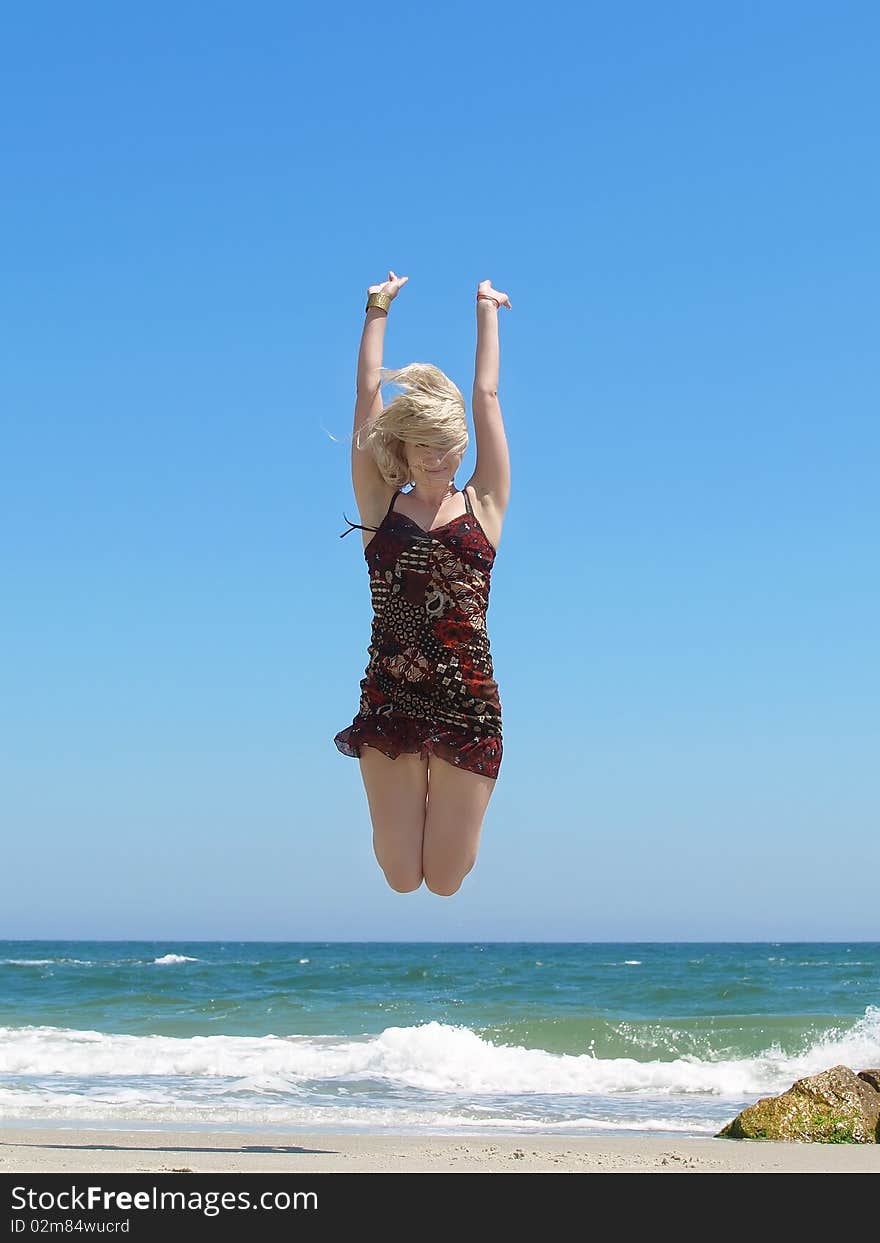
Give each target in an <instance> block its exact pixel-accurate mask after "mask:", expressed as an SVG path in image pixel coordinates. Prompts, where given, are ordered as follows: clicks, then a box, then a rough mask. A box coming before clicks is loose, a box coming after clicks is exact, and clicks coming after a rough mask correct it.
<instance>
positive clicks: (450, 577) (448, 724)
mask: <svg viewBox="0 0 880 1243" xmlns="http://www.w3.org/2000/svg"><path fill="white" fill-rule="evenodd" d="M399 495H400V489H398V490H397V492H395V494H394V496H393V497H392V498H391V503H390V505H389V506H388V512H387V513H386V514H385V517H384V518H383V519H382V522H381V524H380V525H379V526H378V527H362V526H360V524H359V523H356V522H350V521H349V519H348V518H346V519H345V520H346V522H348V523H349V530H347V531H343V532H342V535H341V536H340V539H342V538H343V536H346V535H350V534H351V532H352V531H353V530H355V529H358V530H362V531H375V532H376V534H375V535H374V536H373V538H372V539H371V540H370V542H369V543H368V544H367V546H366V548H365V549H364V556H365V558H366V562H367V567H368V570H369V575H370V594H371V597H372V603H373V626H372V633H371V637H370V646H369V663H368V665H367V668H366V675H365V677H364V678H363V679H362V680H361V684H360V688H361V698H360V706H359V709H358V713H357V716H356V717H355V718H354V720H353V722H352V723H351V725H349V726H348V727H347V728H346V729H343V730H340V732H339V733H338V734H337V735H336V737H335V738H334V742H335V743H336V746H337V747H338V748H339V750H340V751H341V752H342V754H343V755H351V756H359V755H360V753H361V752H360V749H361V745H362V744H363V743H367V744H369V745H370V746H373V747H377V748H378V749H379V750H380V751H383V752H384V753H385V754H386V755H388V756H390V757H391V758H392V759H396V758H397V756H398V755H400V754H401V753H402V752H409V753H418V754H419V755H421V756H422V758H426V757H427V755H428V753H429V752H430V753H432V754H434V755H437V756H439V757H440V758H441V759H443V760H447V761H448V762H449V763H450V764H455V765H456V766H458V767H459V768H464V769H468V770H470V771H471V772H475V773H481V774H483V776H486V777H493V778H496V777H497V776H498V770H499V767H500V765H501V754H502V737H501V701H500V698H499V694H498V683H497V682H496V681H495V679H494V677H493V668H492V655H491V652H490V649H489V637H488V634H487V632H486V612H487V609H488V606H489V585H490V576H491V572H492V566H493V563H494V561H495V548H494V546H493V545H492V544H491V543H490V542H489V540H488V538H487V536H486V533H485V531H484V530H483V528H482V526H481V525H480V522H479V520H478V519H477V517H476V515H475V514H474V511H473V509H472V507H471V500H470V496H469V495H468V492H467V490H466V489H465V491H464V499H465V504H466V505H467V512H466V513H463V514H460V515H459V516H458V517H457V518H452V519H450V521H449V522H445V523H443V525H442V526H439V527H434V529H433V530H431V531H426V530H424V529H423V528H422V527H420V526H419V525H418V523H417V522H415V521H414V520H413V519H412V518H409V517H408V516H407V515H406V514H403V513H400V512H399V511H398V510H396V509H395V508H394V503H395V501H396V500H397V498H398V496H399Z"/></svg>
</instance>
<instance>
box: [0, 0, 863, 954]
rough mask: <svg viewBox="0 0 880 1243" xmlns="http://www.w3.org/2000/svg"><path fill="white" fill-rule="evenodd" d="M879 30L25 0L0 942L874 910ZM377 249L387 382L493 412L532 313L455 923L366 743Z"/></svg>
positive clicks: (767, 935) (636, 929)
mask: <svg viewBox="0 0 880 1243" xmlns="http://www.w3.org/2000/svg"><path fill="white" fill-rule="evenodd" d="M878 51H880V12H878V9H877V7H876V5H874V4H870V3H847V2H844V3H838V4H835V5H830V4H817V3H809V2H798V3H786V2H780V3H774V4H771V5H764V6H753V5H739V4H736V5H708V6H707V5H705V4H703V3H687V2H675V3H671V4H667V5H662V6H659V5H653V4H649V3H626V4H623V5H616V6H608V5H597V4H587V5H574V4H570V5H561V6H551V7H550V8H544V9H542V10H540V12H536V11H535V10H534V9H533V8H530V7H527V6H523V7H517V6H511V5H510V4H503V5H502V4H498V3H488V4H483V5H479V6H477V7H476V8H473V7H471V6H467V7H466V6H465V5H463V4H452V5H446V6H445V7H444V9H443V12H442V16H441V17H439V18H438V17H437V15H436V14H432V13H430V12H429V11H428V10H424V9H418V8H416V9H413V8H412V7H411V6H404V5H401V4H397V3H389V4H383V5H381V6H380V7H379V8H378V9H377V8H375V7H366V8H365V7H363V6H355V5H342V6H337V7H334V8H332V9H327V10H320V9H318V10H316V9H311V8H309V9H307V8H306V7H305V6H299V5H287V4H274V3H253V4H248V5H243V4H240V5H230V4H222V5H211V6H208V5H198V4H180V3H175V4H173V5H171V4H166V3H159V4H155V5H150V6H148V7H143V6H141V7H134V8H132V7H131V6H125V7H124V8H123V9H120V8H119V6H116V5H110V4H106V3H101V4H99V3H88V4H86V5H84V6H78V7H77V8H76V9H73V8H71V7H70V6H67V5H61V4H44V5H40V6H39V7H38V8H34V7H33V6H30V7H28V6H19V7H18V9H16V10H15V11H10V12H8V13H7V15H6V17H5V21H4V39H3V45H2V48H0V62H2V73H0V95H2V103H3V115H4V118H5V120H4V140H3V148H4V174H5V176H4V184H5V189H4V193H3V195H2V198H0V224H2V242H0V245H2V251H3V254H2V270H3V279H2V282H0V316H2V333H0V351H2V367H0V410H2V421H3V442H4V453H3V487H2V499H0V514H2V522H0V549H2V563H3V572H4V588H5V591H4V599H5V607H4V609H3V657H4V658H3V660H2V662H0V670H2V674H0V676H2V683H0V690H2V696H3V703H4V712H3V714H2V719H3V724H2V726H0V730H2V737H0V785H2V790H3V794H2V802H0V815H2V820H3V843H4V844H3V855H4V866H3V868H2V869H0V937H7V938H10V937H23V938H26V937H46V938H53V937H106V938H117V937H119V938H125V937H132V938H137V937H144V938H162V939H164V938H175V937H180V938H186V937H192V938H211V937H223V938H225V937H230V936H233V937H240V938H245V939H251V938H254V939H259V938H267V939H287V938H291V939H301V938H302V939H322V940H323V939H352V940H369V939H415V940H422V939H426V940H428V939H438V940H441V939H445V938H450V939H470V938H483V939H498V940H506V939H517V938H523V939H530V940H542V939H547V940H569V939H570V940H629V939H632V940H664V939H670V940H678V939H682V940H700V939H707V940H725V939H732V940H761V939H770V940H785V939H805V940H809V939H850V938H853V939H859V938H861V939H870V938H876V936H877V928H878V925H877V901H876V885H877V866H878V853H880V847H878V827H880V826H878V787H877V754H878V742H880V730H878V718H877V704H878V700H880V675H878V660H877V636H878V633H880V591H878V576H877V547H878V538H880V521H878V504H877V461H878V450H880V433H878V390H880V375H878V354H877V326H878V311H880V306H878V302H880V294H878V290H880V280H878V277H880V244H878V238H877V229H876V224H877V220H878V218H880V202H878V199H880V193H878V191H880V171H878V170H880V160H878V158H877V154H878V153H877V141H876V118H877V112H878V102H880V100H878V95H880V91H878V87H877V75H876V66H877V57H878ZM389 268H393V269H394V270H395V271H396V272H398V273H399V274H406V275H408V276H409V278H410V279H409V282H408V284H407V285H406V287H405V288H404V289H403V291H402V292H401V294H400V297H399V298H398V300H397V301H396V302H395V304H394V306H393V307H392V313H391V317H390V322H389V324H388V329H387V334H386V352H385V363H386V365H387V366H400V365H402V364H404V363H406V362H409V361H412V360H414V359H420V360H427V361H431V362H434V363H436V364H437V365H438V366H440V367H442V368H443V369H444V370H446V371H447V372H448V373H449V374H450V375H451V376H452V377H453V378H454V379H455V380H456V381H457V382H458V383H459V384H460V386H461V387H462V389H463V391H464V392H465V394H466V395H467V396H468V397H469V396H470V383H471V379H472V374H473V357H474V344H475V325H474V311H473V297H474V293H475V289H476V285H477V283H478V282H479V281H480V280H482V279H484V278H485V277H489V278H490V279H492V280H493V282H494V283H495V285H496V286H497V287H498V288H500V289H503V290H505V291H506V292H508V293H509V294H510V297H511V301H512V304H513V309H512V310H511V311H502V312H501V378H500V385H499V395H500V398H501V403H502V409H503V412H504V416H505V421H506V426H507V430H508V437H509V443H510V452H511V461H512V478H513V488H512V495H511V503H510V507H509V510H508V513H507V517H506V522H505V527H504V533H503V536H502V540H501V543H500V547H499V555H498V559H497V561H496V566H495V570H494V573H493V580H492V595H491V603H490V611H489V631H490V637H491V642H492V652H493V658H494V662H495V673H496V677H497V679H498V682H499V686H500V691H501V699H502V705H503V710H504V731H505V745H504V759H503V762H502V769H501V775H500V777H499V782H498V786H497V789H496V791H495V793H494V795H493V799H492V801H491V803H490V806H489V811H488V813H487V816H486V820H485V823H484V828H483V835H482V845H481V851H480V858H479V860H478V863H477V866H476V868H475V869H474V871H473V872H472V873H471V874H470V876H469V877H467V878H466V880H465V883H464V885H463V886H462V888H461V890H460V891H459V893H458V894H456V895H455V896H454V897H453V898H452V899H446V898H441V897H438V896H436V895H434V894H432V893H430V892H429V891H427V890H426V889H424V888H422V889H421V890H420V891H418V892H416V893H411V894H398V893H395V892H393V891H392V890H391V889H390V888H388V886H387V885H386V883H385V881H384V878H383V876H382V874H381V872H380V871H379V868H378V866H377V864H376V863H375V860H374V858H373V854H372V845H371V830H370V824H369V818H368V814H367V806H366V799H365V795H364V791H363V786H362V783H361V779H360V774H359V768H358V763H357V761H356V760H354V759H351V758H348V757H345V756H342V755H341V754H340V753H339V752H338V751H337V749H336V747H335V746H334V744H333V741H332V739H333V735H334V734H335V733H336V731H337V730H339V729H340V728H342V726H343V725H347V724H348V723H350V721H351V719H352V717H353V715H354V713H355V712H356V711H357V706H358V695H359V691H358V683H359V680H360V678H361V677H362V676H363V672H364V669H365V666H366V662H367V644H368V641H369V625H370V604H369V592H368V584H367V573H366V565H365V563H364V561H363V554H362V546H361V544H360V536H359V534H358V533H355V534H353V535H352V536H351V537H350V538H348V539H346V540H340V539H339V534H340V533H341V532H342V531H343V530H345V527H346V524H345V521H344V519H343V516H342V515H343V510H344V511H345V512H346V513H347V514H348V515H349V516H350V517H352V518H353V519H355V521H357V517H356V507H355V503H354V497H353V493H352V489H351V480H350V475H349V463H348V445H347V441H346V440H345V437H346V435H347V434H348V432H349V431H350V428H351V420H352V410H353V400H354V383H355V361H356V355H357V348H358V342H359V339H360V332H361V328H362V324H363V304H364V294H365V290H366V287H367V285H369V284H371V283H374V282H377V281H380V280H382V279H384V278H385V276H386V275H387V271H388V269H389ZM393 391H394V390H391V391H389V392H388V393H387V396H389V397H390V396H391V395H393ZM334 436H335V437H336V438H337V440H336V441H334V440H333V439H332V437H334ZM474 450H475V445H474V442H473V439H472V441H471V446H470V448H469V450H468V454H467V456H466V457H465V460H464V463H463V465H462V469H461V472H460V475H459V476H458V479H457V482H458V483H459V485H461V484H462V483H463V482H465V481H466V479H467V478H468V476H469V475H470V473H471V470H472V468H473V462H474Z"/></svg>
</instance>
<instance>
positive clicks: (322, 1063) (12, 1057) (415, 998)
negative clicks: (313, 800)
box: [0, 941, 880, 1136]
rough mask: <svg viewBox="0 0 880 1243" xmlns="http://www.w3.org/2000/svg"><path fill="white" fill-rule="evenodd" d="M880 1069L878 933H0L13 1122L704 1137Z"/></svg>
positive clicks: (0, 987) (5, 1081)
mask: <svg viewBox="0 0 880 1243" xmlns="http://www.w3.org/2000/svg"><path fill="white" fill-rule="evenodd" d="M840 1062H843V1063H844V1064H846V1065H847V1066H850V1067H851V1068H852V1069H853V1070H857V1071H858V1070H863V1069H865V1068H867V1067H869V1066H874V1067H876V1066H880V942H852V943H846V942H831V943H819V942H803V943H800V942H799V943H780V942H772V943H743V942H731V943H697V942H675V943H668V944H667V943H662V942H646V943H635V942H625V943H621V944H617V943H613V942H592V943H559V944H557V943H553V942H509V941H504V942H485V943H480V942H470V941H463V942H444V943H438V944H435V943H432V942H328V941H318V942H258V941H161V942H159V941H155V942H154V941H0V1119H2V1121H3V1123H5V1124H12V1123H14V1124H17V1125H29V1124H31V1125H40V1126H46V1125H59V1126H82V1125H88V1126H90V1127H121V1128H125V1129H137V1128H139V1127H143V1128H149V1129H159V1130H162V1129H165V1128H170V1127H186V1128H187V1129H195V1130H198V1129H200V1128H208V1129H211V1130H218V1129H220V1130H222V1129H224V1128H228V1129H233V1128H234V1129H236V1130H249V1129H254V1130H256V1129H259V1130H261V1131H265V1130H275V1129H277V1130H278V1131H279V1132H291V1131H306V1130H310V1131H315V1130H318V1131H323V1130H327V1131H330V1130H337V1131H339V1130H341V1131H349V1130H350V1131H378V1132H381V1131H389V1132H404V1133H413V1134H441V1133H442V1134H456V1135H463V1134H474V1133H478V1132H482V1133H484V1134H485V1133H494V1134H501V1133H508V1134H550V1135H566V1134H570V1135H596V1134H600V1133H609V1132H626V1133H629V1134H632V1133H634V1132H640V1131H641V1132H646V1133H647V1132H650V1133H654V1134H657V1133H669V1134H674V1135H693V1136H699V1135H704V1136H705V1135H713V1134H715V1133H716V1132H717V1131H718V1130H719V1129H720V1128H721V1127H722V1126H723V1125H724V1124H725V1123H726V1122H728V1121H730V1119H731V1118H732V1117H734V1115H735V1114H737V1113H738V1112H739V1111H740V1110H741V1109H742V1108H744V1107H745V1106H746V1105H748V1104H751V1103H752V1102H753V1101H755V1100H757V1098H758V1097H759V1096H767V1095H770V1094H774V1093H777V1092H781V1091H784V1090H785V1089H786V1088H788V1087H790V1086H791V1084H792V1082H793V1081H794V1080H795V1079H797V1078H799V1077H801V1076H802V1075H809V1074H813V1073H815V1072H817V1071H819V1070H823V1069H825V1068H827V1067H829V1066H833V1065H835V1064H837V1063H840Z"/></svg>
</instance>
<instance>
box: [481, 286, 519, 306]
mask: <svg viewBox="0 0 880 1243" xmlns="http://www.w3.org/2000/svg"><path fill="white" fill-rule="evenodd" d="M477 293H478V294H479V293H484V294H488V295H489V297H490V298H495V299H496V300H497V302H498V305H499V307H502V306H506V307H510V309H511V311H512V310H513V307H512V306H510V299H509V298H508V296H507V294H506V293H501V292H500V291H499V290H497V289H493V288H492V282H491V281H480V283H479V285H477Z"/></svg>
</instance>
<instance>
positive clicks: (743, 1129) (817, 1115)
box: [718, 1066, 880, 1144]
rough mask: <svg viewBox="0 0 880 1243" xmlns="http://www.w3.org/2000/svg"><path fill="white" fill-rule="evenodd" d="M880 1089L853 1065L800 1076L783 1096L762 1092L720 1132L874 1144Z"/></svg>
mask: <svg viewBox="0 0 880 1243" xmlns="http://www.w3.org/2000/svg"><path fill="white" fill-rule="evenodd" d="M878 1129H880V1092H877V1091H875V1089H874V1088H873V1087H872V1086H871V1084H870V1083H868V1082H867V1081H866V1080H864V1079H861V1078H859V1076H858V1075H857V1074H856V1073H855V1071H853V1070H850V1068H849V1067H848V1066H832V1067H831V1069H830V1070H823V1071H822V1072H821V1073H820V1074H818V1075H809V1076H807V1077H806V1078H804V1079H798V1080H797V1081H796V1082H795V1083H793V1084H792V1086H791V1087H790V1088H789V1089H788V1091H787V1092H783V1093H782V1094H781V1095H780V1096H762V1097H761V1099H760V1100H759V1101H757V1102H756V1103H755V1104H754V1105H749V1107H748V1108H747V1109H744V1110H743V1111H742V1113H739V1114H737V1116H736V1117H735V1118H734V1119H733V1121H732V1122H729V1123H728V1124H727V1126H726V1127H724V1128H723V1129H722V1130H721V1131H719V1132H718V1137H719V1138H724V1139H784V1140H794V1141H797V1142H800V1143H816V1144H874V1143H876V1142H877V1135H878Z"/></svg>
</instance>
